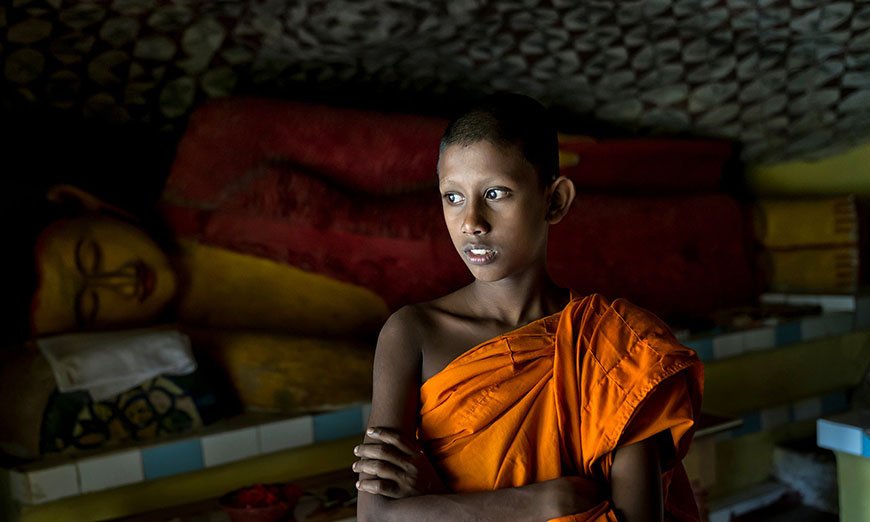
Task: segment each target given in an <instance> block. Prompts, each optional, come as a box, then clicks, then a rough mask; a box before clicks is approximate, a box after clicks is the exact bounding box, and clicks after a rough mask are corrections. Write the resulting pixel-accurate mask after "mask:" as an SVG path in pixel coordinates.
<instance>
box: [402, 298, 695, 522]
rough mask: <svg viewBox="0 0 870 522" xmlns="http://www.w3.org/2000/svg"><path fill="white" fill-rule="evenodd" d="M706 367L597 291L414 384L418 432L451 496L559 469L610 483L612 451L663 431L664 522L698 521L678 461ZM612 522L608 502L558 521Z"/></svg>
mask: <svg viewBox="0 0 870 522" xmlns="http://www.w3.org/2000/svg"><path fill="white" fill-rule="evenodd" d="M702 387H703V366H702V364H701V362H700V361H699V359H698V357H697V355H696V354H695V352H694V351H692V350H690V349H689V348H686V347H684V346H682V345H680V344H679V343H678V342H677V341H676V340H675V339H674V337H673V335H672V334H671V332H670V329H669V328H668V327H667V326H666V325H665V324H664V323H662V322H661V321H660V320H659V319H658V318H656V317H655V316H654V315H652V314H651V313H649V312H647V311H646V310H644V309H642V308H639V307H637V306H634V305H632V304H631V303H629V302H627V301H625V300H615V301H613V302H609V301H607V300H606V299H604V298H603V297H601V296H599V295H592V296H588V297H574V298H573V299H572V300H571V302H570V303H569V304H568V305H567V306H566V307H565V308H564V309H563V310H562V311H561V312H559V313H557V314H555V315H551V316H548V317H545V318H542V319H539V320H537V321H534V322H532V323H530V324H528V325H526V326H523V327H521V328H519V329H517V330H513V331H511V332H508V333H505V334H503V335H500V336H498V337H495V338H493V339H490V340H489V341H486V342H484V343H482V344H480V345H478V346H475V347H474V348H472V349H470V350H468V351H467V352H465V353H464V354H462V355H461V356H459V357H458V358H456V359H455V360H454V361H453V362H451V363H450V364H449V365H448V366H447V367H446V368H445V369H444V370H442V371H441V372H440V373H438V374H436V375H434V376H433V377H431V378H430V379H429V380H427V381H426V382H425V383H424V384H423V386H422V387H421V388H420V402H421V406H420V421H419V428H418V436H419V438H420V440H421V441H422V442H423V444H424V447H425V448H426V451H427V454H428V455H429V456H430V458H432V459H433V461H434V462H435V463H436V465H437V466H438V467H439V469H441V470H442V471H443V473H444V474H445V476H446V478H447V480H448V481H449V484H450V486H451V487H452V489H453V490H454V491H456V492H473V491H483V490H491V489H500V488H507V487H515V486H521V485H525V484H530V483H533V482H541V481H545V480H550V479H553V478H557V477H560V476H582V477H586V478H591V479H596V480H599V481H602V482H606V481H608V480H609V477H610V467H611V464H612V452H613V451H614V450H615V449H616V448H618V447H619V446H623V445H627V444H631V443H633V442H638V441H640V440H643V439H646V438H648V437H651V436H653V435H655V434H657V433H660V432H663V431H665V430H669V431H670V434H671V436H672V439H673V443H674V452H673V455H671V456H672V457H673V461H669V462H664V463H663V469H664V473H663V475H662V485H663V493H664V500H665V518H666V519H667V520H681V521H682V520H698V518H699V517H698V510H697V507H696V506H695V501H694V497H693V495H692V490H691V487H690V485H689V481H688V479H687V477H686V475H685V471H684V470H683V468H682V465H681V464H680V460H681V459H682V458H683V456H685V454H686V452H687V451H688V449H689V445H690V443H691V439H692V435H693V434H694V431H695V422H694V421H695V419H696V418H698V415H699V413H700V405H701V392H702ZM558 520H560V521H562V520H564V521H578V522H580V521H605V520H606V521H612V522H615V521H616V520H617V519H616V516H615V514H614V511H613V509H612V507H611V505H610V503H609V502H602V503H601V504H599V505H598V506H596V507H595V508H594V509H592V510H589V511H586V512H584V513H577V514H573V515H568V516H565V517H561V518H559V519H558Z"/></svg>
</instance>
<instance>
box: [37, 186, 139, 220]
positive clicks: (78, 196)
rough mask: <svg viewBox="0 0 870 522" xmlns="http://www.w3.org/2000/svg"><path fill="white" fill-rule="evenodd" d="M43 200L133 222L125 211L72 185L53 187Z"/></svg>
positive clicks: (130, 215) (131, 217) (132, 217)
mask: <svg viewBox="0 0 870 522" xmlns="http://www.w3.org/2000/svg"><path fill="white" fill-rule="evenodd" d="M45 199H47V200H48V201H51V202H53V203H59V204H69V203H73V204H75V205H77V206H79V207H81V209H82V210H83V211H86V212H108V213H109V214H117V215H119V216H122V217H125V218H127V219H133V220H135V217H134V216H133V215H132V214H130V213H129V212H127V211H126V210H124V209H122V208H120V207H116V206H115V205H111V204H109V203H106V202H105V201H103V200H102V199H100V198H98V197H97V196H95V195H93V194H91V193H90V192H88V191H86V190H83V189H80V188H79V187H76V186H73V185H67V184H63V185H54V186H52V187H51V188H49V189H48V191H47V192H46V193H45Z"/></svg>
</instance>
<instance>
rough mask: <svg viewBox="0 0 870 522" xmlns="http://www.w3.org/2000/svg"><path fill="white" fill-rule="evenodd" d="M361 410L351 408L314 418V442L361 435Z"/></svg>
mask: <svg viewBox="0 0 870 522" xmlns="http://www.w3.org/2000/svg"><path fill="white" fill-rule="evenodd" d="M362 432H363V425H362V408H351V409H349V410H342V411H336V412H330V413H321V414H320V415H315V416H314V442H322V441H327V440H335V439H341V438H344V437H350V436H352V435H360V436H361V435H362Z"/></svg>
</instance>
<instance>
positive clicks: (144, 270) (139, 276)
mask: <svg viewBox="0 0 870 522" xmlns="http://www.w3.org/2000/svg"><path fill="white" fill-rule="evenodd" d="M136 280H137V281H138V283H139V284H138V287H139V302H140V303H141V302H143V301H145V300H146V299H148V297H149V296H150V295H151V294H153V293H154V286H155V285H156V280H157V277H156V276H155V275H154V270H152V269H151V267H149V266H148V265H146V264H145V263H143V262H142V261H139V262H138V263H136Z"/></svg>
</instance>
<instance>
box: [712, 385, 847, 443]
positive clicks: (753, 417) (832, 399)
mask: <svg viewBox="0 0 870 522" xmlns="http://www.w3.org/2000/svg"><path fill="white" fill-rule="evenodd" d="M810 399H812V400H817V401H818V402H819V403H820V404H821V408H820V411H818V415H814V416H805V415H804V416H800V418H799V415H798V413H797V412H798V408H799V407H800V405H801V404H802V403H806V401H808V400H810ZM783 408H787V415H786V416H785V417H783V416H782V409H783ZM847 408H848V395H847V393H846V392H845V391H839V392H834V393H828V394H826V395H820V396H817V397H809V398H807V399H801V400H799V401H795V402H791V403H789V404H787V405H785V406H778V407H774V408H766V409H764V410H760V411H754V412H750V413H747V414H745V415H744V416H743V425H741V426H740V427H737V428H734V429H733V430H731V431H726V432H723V433H719V434H718V435H717V440H729V439H733V438H736V437H743V436H744V435H752V434H753V433H758V432H760V431H767V430H770V429H773V428H776V427H779V426H784V425H787V424H791V423H794V422H796V421H798V420H801V421H804V420H810V419H812V418H819V417H820V416H822V415H830V414H832V413H838V412H842V411H844V410H846V409H847ZM777 414H778V415H777ZM770 419H781V421H780V422H765V421H768V420H770Z"/></svg>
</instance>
